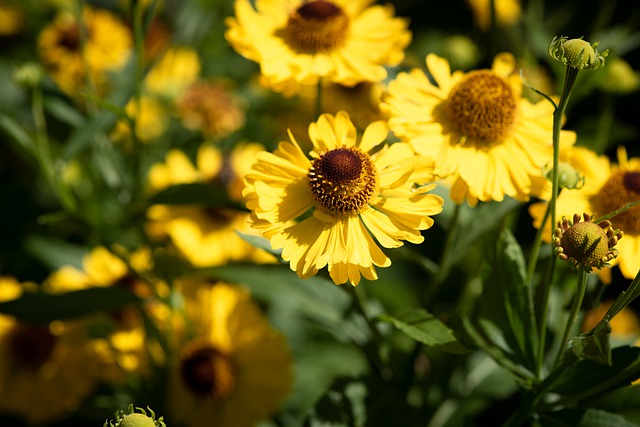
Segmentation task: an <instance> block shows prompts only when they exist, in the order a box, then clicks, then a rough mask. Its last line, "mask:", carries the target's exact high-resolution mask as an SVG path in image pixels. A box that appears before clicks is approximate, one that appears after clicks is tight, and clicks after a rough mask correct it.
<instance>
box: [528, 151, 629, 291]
mask: <svg viewBox="0 0 640 427" xmlns="http://www.w3.org/2000/svg"><path fill="white" fill-rule="evenodd" d="M567 160H568V162H569V163H570V164H571V165H573V166H574V167H575V168H576V169H577V170H578V171H579V172H580V173H582V174H584V177H585V184H584V186H583V187H581V188H579V189H575V190H563V191H562V192H561V193H560V195H559V196H558V200H557V205H556V215H557V217H558V218H561V217H562V216H568V217H570V216H572V215H573V213H574V212H593V215H592V216H593V217H594V218H596V219H597V218H599V217H602V216H604V215H607V214H609V213H611V212H613V211H615V210H617V209H620V208H622V207H623V206H625V205H627V204H629V203H632V202H635V201H638V200H640V157H635V158H631V159H627V152H626V150H625V148H624V147H619V148H618V164H617V165H615V164H611V162H610V161H609V159H608V157H606V156H604V155H602V156H598V155H597V154H596V153H594V152H592V151H590V150H587V149H584V148H583V149H580V150H574V151H573V154H572V155H571V156H570V157H568V158H567ZM546 205H547V202H540V203H535V204H533V205H531V206H530V208H529V213H530V214H531V216H532V217H533V219H534V221H533V225H534V226H535V227H536V228H539V227H540V224H541V223H542V218H543V216H544V212H545V210H546ZM609 221H611V224H612V225H613V227H614V228H616V229H620V230H622V232H624V238H623V239H621V240H620V241H619V242H618V244H617V246H616V248H617V249H618V252H619V254H618V258H617V259H616V262H612V265H615V264H617V265H618V266H619V267H620V271H621V272H622V275H623V276H624V277H626V278H628V279H632V278H633V277H635V275H636V274H637V273H638V268H639V267H640V206H635V207H633V208H631V209H628V210H626V211H625V212H623V213H621V214H618V215H616V216H614V217H612V218H609ZM547 231H548V232H545V233H543V237H544V238H545V239H547V241H548V239H549V236H550V230H547Z"/></svg>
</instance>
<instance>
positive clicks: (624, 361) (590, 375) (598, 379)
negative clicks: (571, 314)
mask: <svg viewBox="0 0 640 427" xmlns="http://www.w3.org/2000/svg"><path fill="white" fill-rule="evenodd" d="M639 376H640V348H638V347H617V348H614V349H613V350H612V352H611V366H606V365H602V364H600V363H598V362H596V361H594V360H583V361H579V362H578V363H576V364H574V365H573V366H571V367H570V368H568V369H567V370H566V371H564V372H563V373H562V375H560V377H558V379H557V380H556V381H555V383H554V385H553V386H552V387H551V389H550V390H551V391H552V392H554V393H558V394H561V395H563V398H562V399H563V400H564V401H576V400H581V399H585V398H589V397H591V396H595V395H597V394H600V393H604V392H608V391H611V390H614V389H616V388H619V387H623V386H626V385H629V384H630V383H631V382H632V381H634V380H636V379H637V378H638V377H639Z"/></svg>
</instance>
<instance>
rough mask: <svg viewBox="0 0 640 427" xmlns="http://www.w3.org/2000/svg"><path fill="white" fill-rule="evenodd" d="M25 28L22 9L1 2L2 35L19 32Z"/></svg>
mask: <svg viewBox="0 0 640 427" xmlns="http://www.w3.org/2000/svg"><path fill="white" fill-rule="evenodd" d="M23 28H24V12H23V11H22V9H19V8H17V7H14V6H12V5H8V4H2V3H0V36H11V35H14V34H18V33H19V32H20V31H22V29H23Z"/></svg>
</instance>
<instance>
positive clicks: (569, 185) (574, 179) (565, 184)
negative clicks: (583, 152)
mask: <svg viewBox="0 0 640 427" xmlns="http://www.w3.org/2000/svg"><path fill="white" fill-rule="evenodd" d="M542 173H543V174H544V176H545V178H547V179H548V180H549V181H551V179H552V177H553V168H552V167H551V166H550V165H546V166H545V167H544V168H543V169H542ZM583 185H584V175H580V172H578V171H577V170H576V169H575V168H574V167H573V166H571V165H570V164H569V163H565V162H560V163H558V187H559V188H566V189H568V190H575V189H580V188H582V186H583Z"/></svg>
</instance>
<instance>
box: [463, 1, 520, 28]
mask: <svg viewBox="0 0 640 427" xmlns="http://www.w3.org/2000/svg"><path fill="white" fill-rule="evenodd" d="M467 2H468V4H469V6H470V7H471V11H472V12H473V18H474V21H475V23H476V25H477V26H478V27H479V28H480V29H481V30H482V31H488V30H489V28H490V27H491V2H493V4H494V6H493V7H494V8H495V16H496V25H497V26H498V27H506V26H509V25H515V24H517V23H518V21H520V15H521V14H522V7H521V6H520V0H467Z"/></svg>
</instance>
